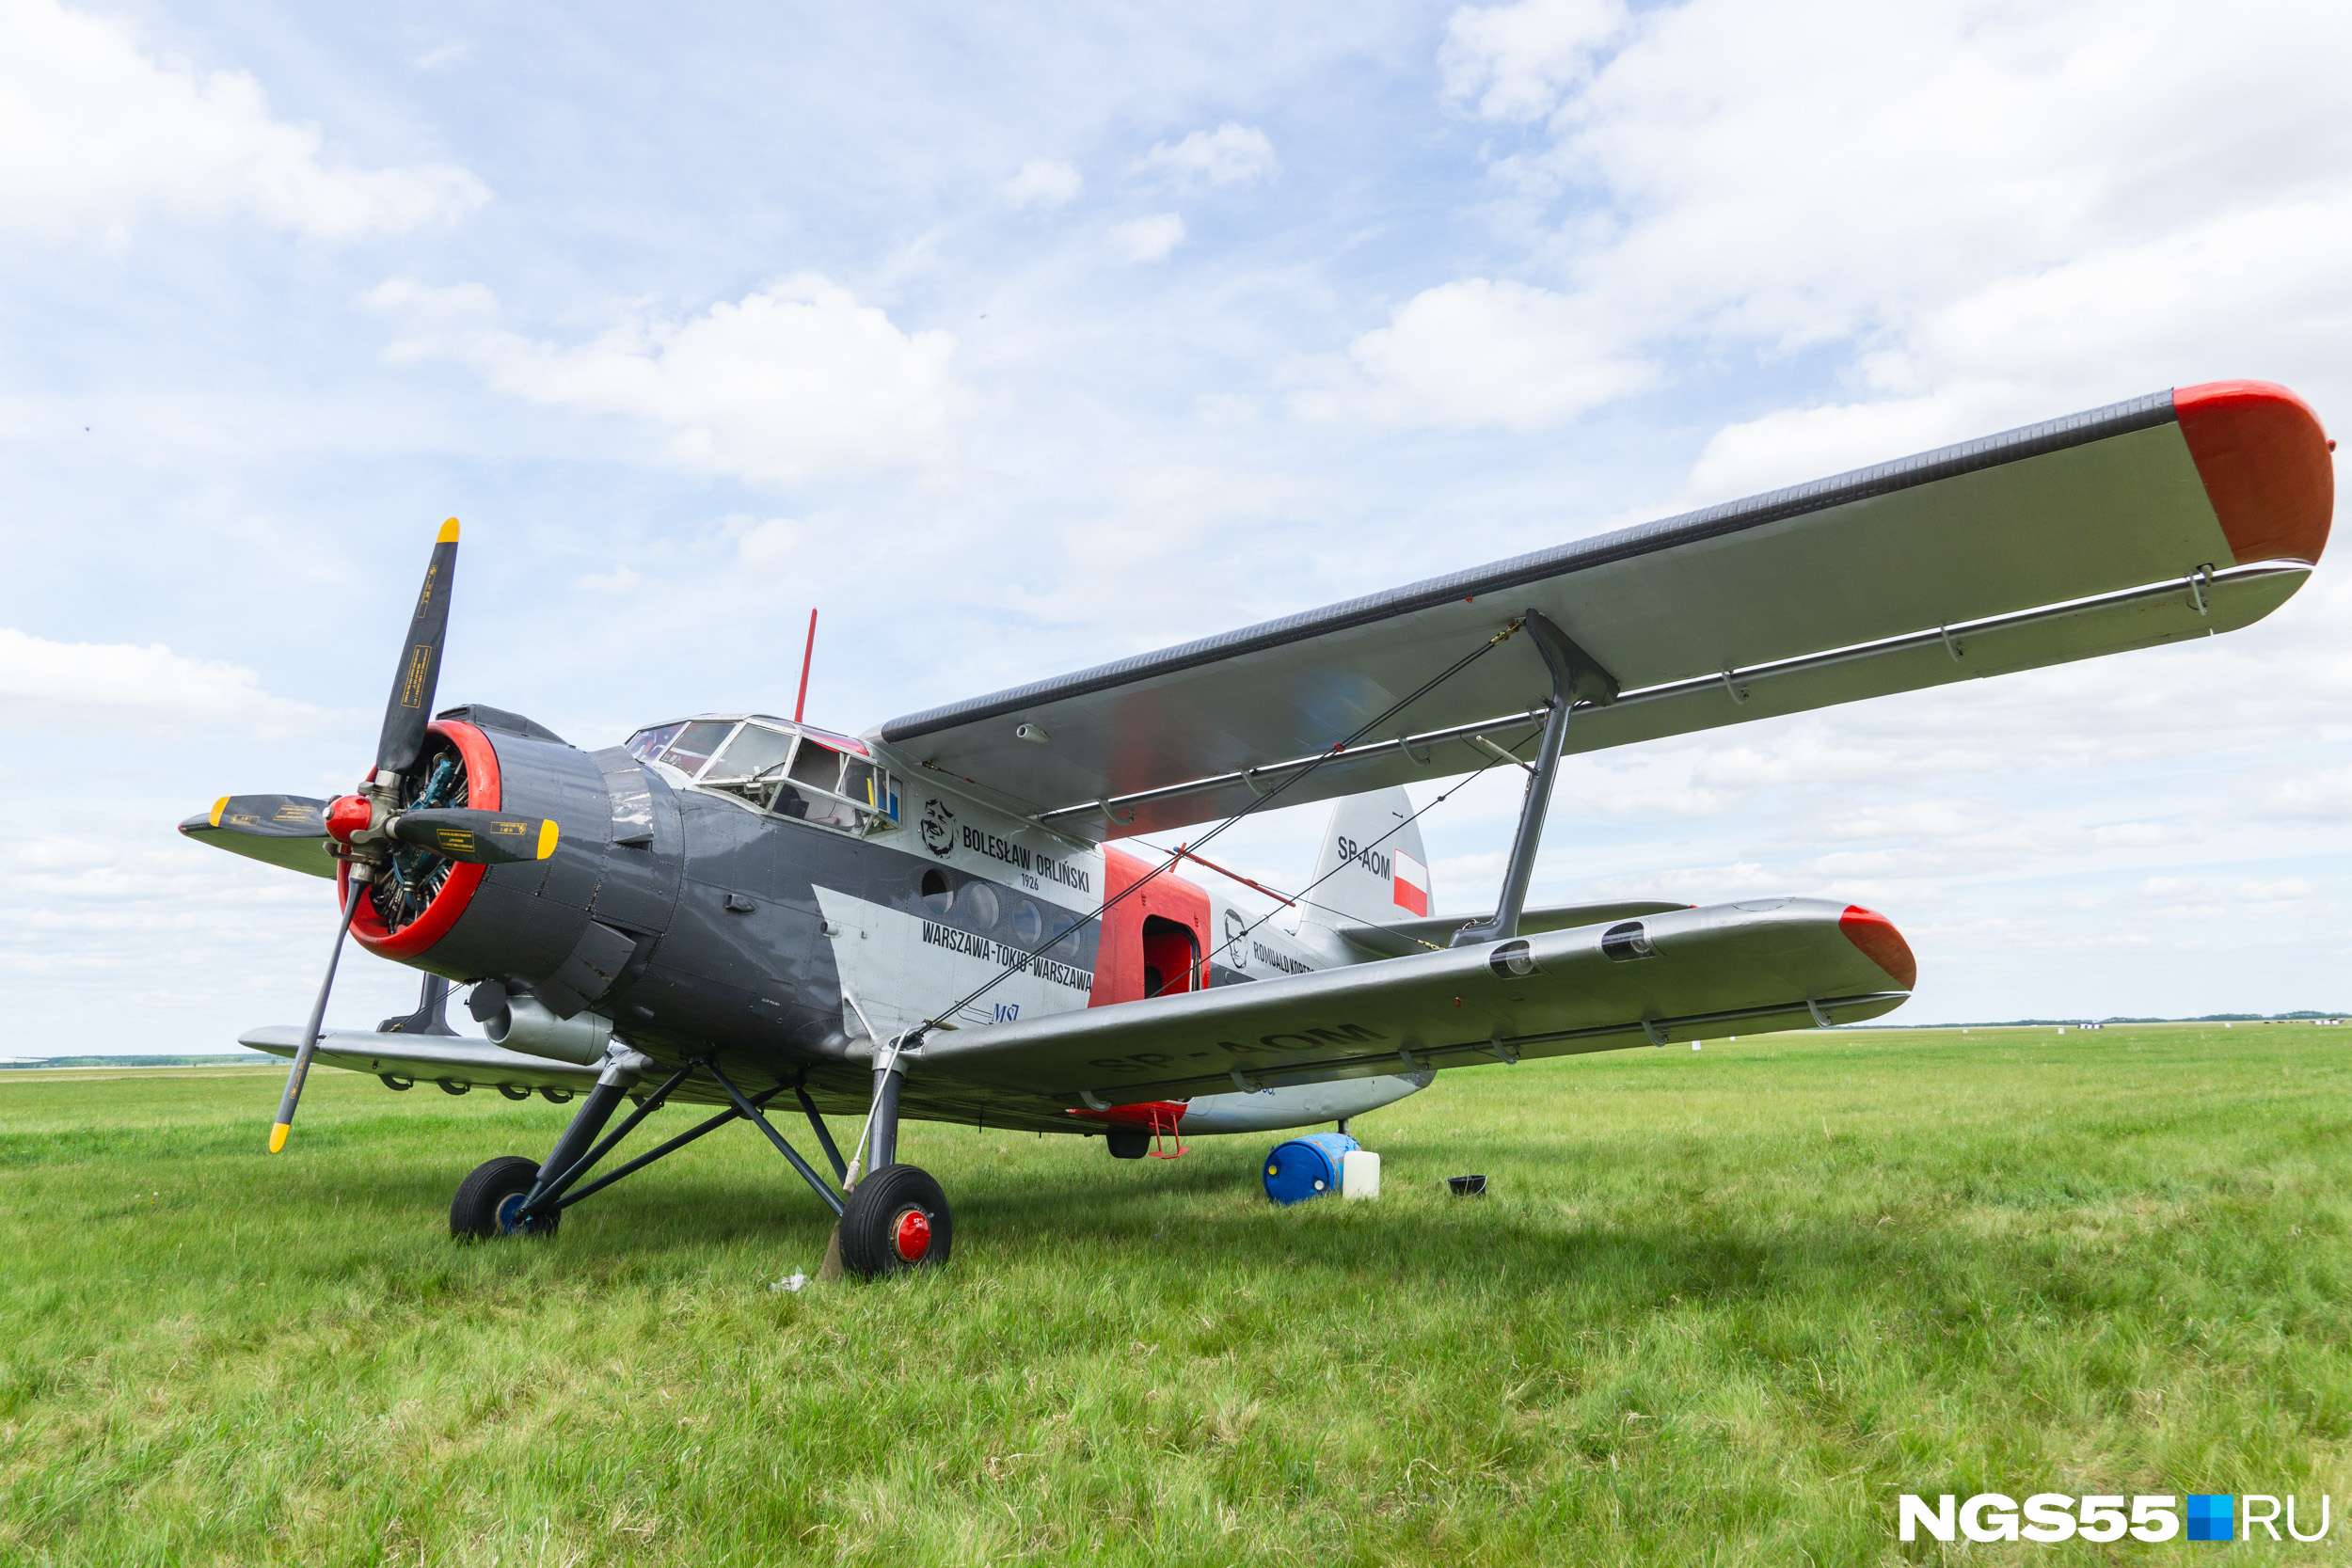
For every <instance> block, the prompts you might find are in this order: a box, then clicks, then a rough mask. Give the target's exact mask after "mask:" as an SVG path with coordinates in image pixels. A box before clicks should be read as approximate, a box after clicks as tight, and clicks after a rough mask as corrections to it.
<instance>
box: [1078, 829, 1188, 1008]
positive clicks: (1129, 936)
mask: <svg viewBox="0 0 2352 1568" xmlns="http://www.w3.org/2000/svg"><path fill="white" fill-rule="evenodd" d="M1151 869H1152V868H1151V866H1150V865H1149V864H1148V863H1145V862H1143V861H1140V860H1137V859H1136V857H1135V856H1133V855H1130V854H1127V853H1125V852H1124V851H1122V850H1119V849H1110V848H1105V849H1104V854H1103V872H1104V878H1103V879H1104V883H1105V884H1106V885H1105V886H1104V890H1103V891H1104V894H1105V895H1107V896H1109V897H1113V898H1116V897H1118V896H1119V895H1120V894H1122V893H1124V892H1126V891H1127V889H1129V888H1131V887H1133V886H1135V884H1136V882H1137V881H1138V880H1140V879H1142V877H1143V876H1144V874H1145V873H1146V872H1148V871H1150V870H1151ZM1208 929H1209V895H1208V894H1207V893H1205V892H1203V891H1202V890H1201V889H1200V888H1199V887H1196V886H1194V885H1193V884H1192V883H1190V882H1187V881H1185V880H1184V879H1183V878H1181V877H1176V876H1173V875H1170V876H1165V877H1160V878H1156V879H1153V880H1152V881H1151V882H1148V883H1146V884H1145V885H1144V887H1143V889H1142V891H1140V892H1138V893H1136V895H1134V896H1133V897H1131V898H1128V899H1126V900H1124V901H1123V902H1121V903H1120V906H1119V907H1118V908H1117V909H1115V910H1113V911H1111V912H1110V913H1109V914H1108V915H1106V916H1104V923H1103V938H1102V945H1101V948H1100V951H1099V952H1098V953H1097V955H1096V958H1095V960H1094V990H1093V992H1092V994H1091V995H1090V996H1089V998H1088V1006H1095V1007H1100V1006H1105V1005H1106V1004H1108V1003H1112V1002H1133V1001H1135V1000H1136V999H1137V998H1139V997H1144V996H1151V995H1162V996H1172V995H1174V994H1175V993H1176V992H1178V991H1185V990H1198V989H1199V988H1200V986H1201V985H1203V984H1204V983H1205V976H1204V975H1203V974H1202V962H1201V960H1202V958H1203V957H1204V955H1205V954H1206V952H1207V941H1206V933H1207V931H1208Z"/></svg>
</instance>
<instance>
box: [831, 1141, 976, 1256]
mask: <svg viewBox="0 0 2352 1568" xmlns="http://www.w3.org/2000/svg"><path fill="white" fill-rule="evenodd" d="M918 1215H919V1216H920V1221H921V1223H920V1225H919V1226H916V1225H914V1224H912V1223H911V1222H912V1221H913V1219H914V1216H918ZM917 1236H920V1237H921V1238H923V1240H922V1241H921V1243H920V1246H921V1250H920V1251H919V1252H918V1253H917V1255H916V1256H914V1257H912V1258H910V1257H908V1256H907V1255H906V1254H907V1250H908V1247H907V1245H906V1243H908V1242H909V1241H910V1240H912V1239H914V1238H915V1237H917ZM955 1239H956V1235H955V1221H954V1218H953V1217H952V1216H951V1215H950V1214H949V1213H948V1212H947V1195H946V1194H945V1193H943V1192H941V1191H940V1190H939V1183H938V1182H936V1181H934V1180H931V1178H930V1172H928V1171H924V1170H918V1169H917V1168H915V1167H914V1166H913V1165H884V1166H882V1168H881V1169H880V1170H876V1171H868V1172H867V1173H866V1176H865V1177H864V1178H863V1179H862V1180H860V1181H859V1182H858V1184H857V1189H856V1191H854V1192H852V1193H850V1201H849V1203H848V1204H847V1205H846V1206H844V1208H843V1210H842V1213H841V1266H842V1267H843V1268H845V1269H847V1270H848V1271H849V1272H850V1273H851V1274H853V1275H858V1276H859V1277H860V1278H863V1279H879V1278H881V1277H882V1275H889V1274H903V1273H905V1272H906V1271H907V1270H909V1269H918V1268H920V1269H935V1268H940V1267H943V1266H944V1265H945V1264H946V1261H947V1254H948V1253H949V1251H950V1250H951V1249H952V1248H953V1247H954V1244H955Z"/></svg>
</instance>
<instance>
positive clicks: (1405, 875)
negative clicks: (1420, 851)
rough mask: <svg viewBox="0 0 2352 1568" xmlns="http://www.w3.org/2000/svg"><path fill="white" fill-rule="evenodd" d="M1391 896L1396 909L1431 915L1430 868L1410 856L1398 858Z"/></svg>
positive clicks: (1399, 856)
mask: <svg viewBox="0 0 2352 1568" xmlns="http://www.w3.org/2000/svg"><path fill="white" fill-rule="evenodd" d="M1391 886H1392V887H1393V888H1394V889H1395V892H1394V893H1393V895H1391V896H1392V898H1393V901H1394V902H1395V904H1396V907H1397V908H1398V909H1401V910H1410V911H1412V912H1413V913H1415V914H1418V915H1422V916H1426V915H1427V914H1428V913H1429V868H1428V867H1427V866H1425V865H1423V864H1422V863H1421V862H1419V861H1417V860H1415V859H1413V857H1412V856H1410V855H1398V856H1397V857H1396V877H1395V879H1394V880H1393V882H1392V883H1391Z"/></svg>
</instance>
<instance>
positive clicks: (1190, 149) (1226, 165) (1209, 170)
mask: <svg viewBox="0 0 2352 1568" xmlns="http://www.w3.org/2000/svg"><path fill="white" fill-rule="evenodd" d="M1143 166H1144V167H1145V168H1148V169H1153V170H1157V171H1159V172H1161V173H1165V174H1170V175H1174V176H1176V177H1177V178H1179V179H1182V180H1186V181H1198V182H1200V183H1202V184H1207V185H1236V184H1242V183H1245V182H1248V181H1251V180H1263V179H1264V178H1265V177H1266V176H1267V175H1270V174H1272V173H1273V172H1274V144H1273V143H1272V142H1270V141H1268V140H1266V136H1265V133H1264V132H1263V131H1261V130H1258V129H1256V128H1255V127H1254V126H1248V125H1237V124H1234V123H1232V121H1230V120H1229V121H1227V122H1226V123H1225V124H1223V125H1220V126H1218V127H1217V128H1216V130H1214V131H1195V132H1194V133H1193V134H1192V135H1189V136H1186V137H1185V138H1184V140H1183V141H1180V142H1161V143H1159V144H1158V145H1157V146H1155V147H1153V148H1152V150H1151V151H1149V152H1147V153H1145V154H1144V155H1143Z"/></svg>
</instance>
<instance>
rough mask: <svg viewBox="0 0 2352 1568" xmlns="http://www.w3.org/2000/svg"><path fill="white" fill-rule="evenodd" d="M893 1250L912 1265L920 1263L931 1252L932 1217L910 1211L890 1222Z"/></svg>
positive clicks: (918, 1210) (902, 1213)
mask: <svg viewBox="0 0 2352 1568" xmlns="http://www.w3.org/2000/svg"><path fill="white" fill-rule="evenodd" d="M890 1245H891V1249H892V1250H893V1251H895V1252H897V1253H898V1256H899V1257H900V1258H903V1259H906V1260H907V1261H908V1262H910V1263H920V1262H921V1261H922V1260H923V1255H924V1254H925V1253H928V1252H929V1251H930V1250H931V1217H930V1215H929V1214H926V1213H925V1212H923V1211H922V1210H920V1209H909V1210H906V1211H904V1212H901V1213H900V1214H899V1215H898V1218H897V1219H895V1220H893V1221H891V1222H890Z"/></svg>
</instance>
